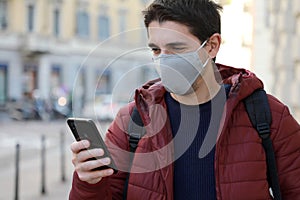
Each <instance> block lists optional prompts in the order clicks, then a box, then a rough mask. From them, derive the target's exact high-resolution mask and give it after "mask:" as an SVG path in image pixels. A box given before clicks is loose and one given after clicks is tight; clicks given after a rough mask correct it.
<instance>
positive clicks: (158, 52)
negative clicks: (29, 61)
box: [151, 48, 160, 54]
mask: <svg viewBox="0 0 300 200" xmlns="http://www.w3.org/2000/svg"><path fill="white" fill-rule="evenodd" d="M151 51H152V52H153V54H160V49H159V48H151Z"/></svg>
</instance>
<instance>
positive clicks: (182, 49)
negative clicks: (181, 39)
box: [173, 47, 185, 53]
mask: <svg viewBox="0 0 300 200" xmlns="http://www.w3.org/2000/svg"><path fill="white" fill-rule="evenodd" d="M183 51H185V48H183V47H176V48H173V52H175V53H180V52H183Z"/></svg>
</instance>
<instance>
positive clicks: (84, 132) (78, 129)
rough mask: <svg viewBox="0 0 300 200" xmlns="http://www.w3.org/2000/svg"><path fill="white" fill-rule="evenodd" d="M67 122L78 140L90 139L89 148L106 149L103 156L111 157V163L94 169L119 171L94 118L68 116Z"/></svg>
mask: <svg viewBox="0 0 300 200" xmlns="http://www.w3.org/2000/svg"><path fill="white" fill-rule="evenodd" d="M67 124H68V126H69V128H70V129H71V131H72V133H73V135H74V137H75V139H76V140H77V141H80V140H88V141H89V142H90V147H89V148H88V149H94V148H101V149H103V151H104V155H103V156H102V157H101V158H104V157H109V158H110V160H111V163H110V164H109V165H104V166H101V167H98V168H96V169H94V170H103V169H109V168H111V169H113V170H114V173H117V172H118V170H117V167H116V165H115V162H114V160H113V159H112V157H111V155H110V152H109V151H108V149H107V147H106V145H105V143H104V141H103V139H102V137H101V135H100V133H99V131H98V129H97V126H96V125H95V123H94V122H93V120H91V119H83V118H68V119H67ZM97 158H98V157H93V158H92V159H97Z"/></svg>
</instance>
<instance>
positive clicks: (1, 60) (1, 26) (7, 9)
mask: <svg viewBox="0 0 300 200" xmlns="http://www.w3.org/2000/svg"><path fill="white" fill-rule="evenodd" d="M145 5H146V1H142V0H141V1H137V0H93V1H90V0H0V107H5V105H6V104H7V102H9V101H11V100H20V99H22V98H23V97H24V95H26V94H29V95H32V94H38V95H39V96H40V97H41V98H44V99H50V98H51V97H52V96H55V95H63V94H62V93H65V94H67V95H69V96H72V97H73V100H74V102H73V103H74V106H75V107H74V109H75V111H74V112H78V113H80V109H81V108H82V107H83V105H84V104H85V103H86V102H88V101H93V99H94V98H95V95H97V94H107V93H112V92H113V91H115V94H117V96H119V97H118V98H127V96H128V91H127V90H126V89H127V88H128V90H129V89H131V90H132V89H133V88H134V87H136V86H137V85H138V84H141V83H142V82H143V81H144V80H145V79H147V78H148V76H152V72H149V71H148V70H147V69H146V68H144V67H143V64H142V63H145V59H148V58H149V56H148V52H147V53H146V49H145V48H144V47H145V46H146V40H145V37H146V34H145V30H144V29H143V18H142V14H141V10H142V9H143V8H144V7H145ZM147 51H148V50H147ZM124 79H127V81H128V80H129V81H128V83H127V84H128V85H127V86H126V87H125V86H124V85H123V87H120V85H122V81H123V80H124ZM124 88H126V89H124ZM65 94H64V95H65Z"/></svg>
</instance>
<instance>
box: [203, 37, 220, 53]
mask: <svg viewBox="0 0 300 200" xmlns="http://www.w3.org/2000/svg"><path fill="white" fill-rule="evenodd" d="M221 40H222V39H221V35H220V34H219V33H215V34H213V35H212V36H211V37H210V38H209V39H208V40H207V43H206V45H205V49H206V50H207V52H208V54H209V56H210V57H211V58H215V57H216V56H217V54H218V52H219V49H220V45H221Z"/></svg>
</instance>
